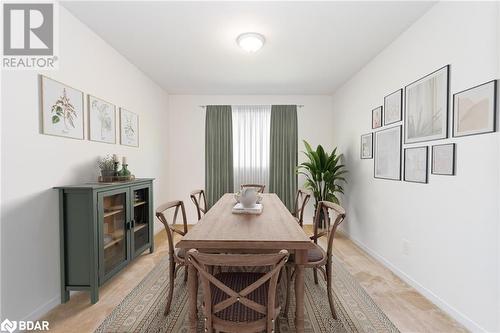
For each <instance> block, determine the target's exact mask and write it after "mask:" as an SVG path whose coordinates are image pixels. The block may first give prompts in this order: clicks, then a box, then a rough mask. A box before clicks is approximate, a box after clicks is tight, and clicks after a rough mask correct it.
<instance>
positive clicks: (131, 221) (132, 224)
mask: <svg viewBox="0 0 500 333" xmlns="http://www.w3.org/2000/svg"><path fill="white" fill-rule="evenodd" d="M130 224H131V228H132V229H134V227H135V220H134V219H132V220H130Z"/></svg>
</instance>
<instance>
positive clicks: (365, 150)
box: [360, 133, 373, 159]
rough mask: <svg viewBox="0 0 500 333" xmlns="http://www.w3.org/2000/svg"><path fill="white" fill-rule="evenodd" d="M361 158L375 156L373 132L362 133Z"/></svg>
mask: <svg viewBox="0 0 500 333" xmlns="http://www.w3.org/2000/svg"><path fill="white" fill-rule="evenodd" d="M360 149H361V151H360V155H361V159H371V158H373V133H368V134H363V135H361V147H360Z"/></svg>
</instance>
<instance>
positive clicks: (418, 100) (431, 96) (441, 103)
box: [404, 65, 450, 143]
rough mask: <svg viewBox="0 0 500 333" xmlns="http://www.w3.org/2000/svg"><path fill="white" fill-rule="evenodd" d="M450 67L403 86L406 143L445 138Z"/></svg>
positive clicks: (446, 133) (446, 132) (446, 135)
mask: <svg viewBox="0 0 500 333" xmlns="http://www.w3.org/2000/svg"><path fill="white" fill-rule="evenodd" d="M449 68H450V66H449V65H447V66H444V67H443V68H441V69H438V70H437V71H435V72H433V73H431V74H429V75H427V76H424V77H423V78H421V79H419V80H417V81H415V82H413V83H411V84H409V85H407V86H406V87H405V117H404V125H405V143H414V142H421V141H428V140H438V139H444V138H446V137H448V95H449V82H448V81H449Z"/></svg>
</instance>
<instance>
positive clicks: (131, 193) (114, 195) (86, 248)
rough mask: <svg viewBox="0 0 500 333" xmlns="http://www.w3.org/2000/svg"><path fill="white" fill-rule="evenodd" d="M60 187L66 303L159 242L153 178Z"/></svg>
mask: <svg viewBox="0 0 500 333" xmlns="http://www.w3.org/2000/svg"><path fill="white" fill-rule="evenodd" d="M55 189H57V190H58V191H59V231H60V249H61V303H66V302H67V301H68V300H69V296H70V291H73V290H84V291H89V292H90V299H91V302H92V303H96V302H97V301H98V300H99V286H101V285H102V284H103V283H104V282H106V281H107V280H108V279H110V278H111V277H112V276H114V275H115V274H116V273H118V272H119V271H120V270H121V269H123V268H124V267H125V266H127V265H128V264H129V263H130V262H131V261H132V260H133V259H134V258H136V257H137V256H139V255H140V254H141V253H142V252H144V251H145V250H148V249H149V252H150V253H152V252H153V250H154V245H153V216H154V215H153V179H151V178H143V179H135V180H133V181H129V182H120V183H89V184H82V185H71V186H60V187H55Z"/></svg>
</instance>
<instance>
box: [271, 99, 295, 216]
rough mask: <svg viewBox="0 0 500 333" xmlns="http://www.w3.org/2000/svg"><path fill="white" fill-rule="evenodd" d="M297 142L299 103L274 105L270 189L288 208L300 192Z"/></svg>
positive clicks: (272, 110) (272, 112)
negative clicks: (298, 189) (298, 186)
mask: <svg viewBox="0 0 500 333" xmlns="http://www.w3.org/2000/svg"><path fill="white" fill-rule="evenodd" d="M297 144H298V134H297V105H273V106H272V108H271V147H270V158H269V192H271V193H276V194H277V195H278V197H279V198H280V199H281V201H283V203H284V204H285V206H286V207H287V208H288V209H289V210H292V209H293V205H294V201H295V195H296V192H297V171H296V168H297V150H298V148H297Z"/></svg>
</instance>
